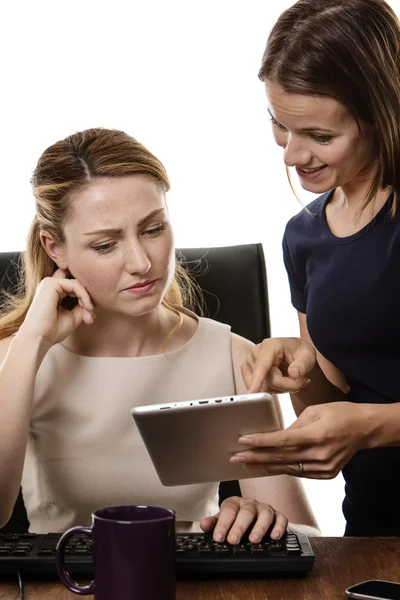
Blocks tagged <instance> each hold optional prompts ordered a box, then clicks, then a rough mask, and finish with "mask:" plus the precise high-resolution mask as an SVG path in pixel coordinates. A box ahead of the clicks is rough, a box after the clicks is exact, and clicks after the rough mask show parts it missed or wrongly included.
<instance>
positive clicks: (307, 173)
mask: <svg viewBox="0 0 400 600" xmlns="http://www.w3.org/2000/svg"><path fill="white" fill-rule="evenodd" d="M327 166H328V165H323V166H322V167H316V168H315V169H301V168H300V167H296V173H297V175H298V176H299V177H301V178H302V179H307V180H310V179H316V178H317V177H319V175H320V174H321V173H323V172H324V171H325V169H326V168H327Z"/></svg>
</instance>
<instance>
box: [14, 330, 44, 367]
mask: <svg viewBox="0 0 400 600" xmlns="http://www.w3.org/2000/svg"><path fill="white" fill-rule="evenodd" d="M12 348H13V349H18V352H19V353H23V354H29V355H30V356H34V357H36V359H37V360H38V363H39V364H40V363H41V362H42V360H43V358H44V357H45V355H46V354H47V352H48V351H49V349H50V348H51V344H49V342H47V341H45V340H44V339H43V338H42V337H41V336H39V335H38V334H36V333H32V332H30V331H28V330H27V329H24V325H22V326H21V327H20V329H19V330H18V332H17V333H16V334H15V337H14V339H13V341H12Z"/></svg>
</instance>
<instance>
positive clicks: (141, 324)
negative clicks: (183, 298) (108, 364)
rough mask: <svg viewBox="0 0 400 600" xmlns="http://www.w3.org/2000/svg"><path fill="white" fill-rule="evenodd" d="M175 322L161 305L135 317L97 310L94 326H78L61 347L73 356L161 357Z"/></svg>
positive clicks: (175, 317) (171, 315)
mask: <svg viewBox="0 0 400 600" xmlns="http://www.w3.org/2000/svg"><path fill="white" fill-rule="evenodd" d="M177 322H178V317H177V316H176V315H175V314H174V313H173V312H171V311H170V310H168V309H167V308H165V307H164V306H162V305H161V306H159V307H158V308H157V309H156V310H153V311H151V312H150V313H147V314H144V315H140V316H138V317H131V316H125V315H112V314H110V313H107V312H105V311H102V310H100V309H96V320H95V322H94V323H93V325H86V324H82V325H80V326H79V327H78V328H77V329H76V330H75V331H74V332H73V333H72V334H71V335H69V336H68V338H67V339H66V340H65V341H64V342H63V345H64V346H65V347H67V348H68V349H69V350H71V351H72V352H75V353H76V354H81V355H84V356H93V357H96V356H102V357H111V356H112V357H128V356H130V357H134V356H151V355H154V354H162V353H163V352H165V347H166V341H167V338H168V334H169V333H170V332H171V331H172V329H173V328H174V326H175V325H176V324H177Z"/></svg>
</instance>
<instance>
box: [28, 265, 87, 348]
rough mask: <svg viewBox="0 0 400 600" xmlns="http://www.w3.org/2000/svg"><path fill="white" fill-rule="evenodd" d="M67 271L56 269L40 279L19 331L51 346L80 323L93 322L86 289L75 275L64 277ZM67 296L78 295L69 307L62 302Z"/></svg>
mask: <svg viewBox="0 0 400 600" xmlns="http://www.w3.org/2000/svg"><path fill="white" fill-rule="evenodd" d="M68 275H69V272H68V271H66V270H63V269H57V271H55V272H54V275H53V276H52V277H45V278H44V279H42V281H41V282H40V283H39V285H38V287H37V290H36V293H35V296H34V298H33V300H32V304H31V306H30V307H29V310H28V312H27V314H26V317H25V320H24V323H23V325H22V327H21V330H20V331H21V332H24V334H25V335H30V336H31V335H33V336H37V337H39V339H40V340H41V341H43V342H44V343H45V344H46V345H49V346H53V345H54V344H58V343H60V342H62V341H63V340H65V338H66V337H67V336H68V335H69V334H70V333H72V332H73V331H74V330H75V329H76V328H77V327H79V325H80V324H81V323H86V324H87V325H91V324H92V323H93V321H94V318H95V314H94V310H93V305H92V302H91V300H90V296H89V294H88V292H87V291H86V289H85V288H84V287H83V285H82V284H81V283H79V281H77V280H76V279H67V277H68ZM67 296H72V297H73V298H77V299H78V304H77V305H76V306H75V307H74V308H73V309H72V310H68V309H66V308H64V307H63V306H61V302H62V301H63V299H64V298H66V297H67Z"/></svg>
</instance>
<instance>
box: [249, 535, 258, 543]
mask: <svg viewBox="0 0 400 600" xmlns="http://www.w3.org/2000/svg"><path fill="white" fill-rule="evenodd" d="M249 539H250V541H251V543H252V544H259V543H260V541H261V537H260V536H259V535H254V534H253V535H251V536H250V538H249Z"/></svg>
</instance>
